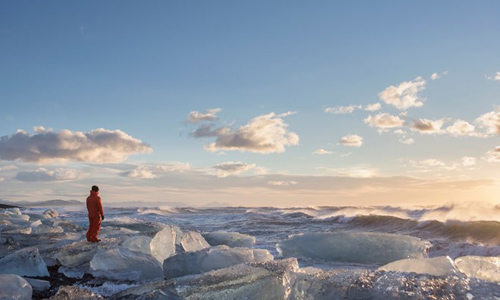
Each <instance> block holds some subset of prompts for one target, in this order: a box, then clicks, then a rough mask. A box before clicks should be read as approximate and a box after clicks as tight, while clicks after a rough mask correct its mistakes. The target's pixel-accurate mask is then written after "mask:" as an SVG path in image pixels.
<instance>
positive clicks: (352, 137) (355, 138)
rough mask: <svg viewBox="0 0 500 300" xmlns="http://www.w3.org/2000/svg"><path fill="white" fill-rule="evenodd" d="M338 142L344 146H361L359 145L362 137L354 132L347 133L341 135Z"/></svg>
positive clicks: (361, 143)
mask: <svg viewBox="0 0 500 300" xmlns="http://www.w3.org/2000/svg"><path fill="white" fill-rule="evenodd" d="M340 142H341V143H342V144H343V145H344V146H351V147H361V145H363V138H362V137H361V136H359V135H356V134H348V135H347V136H344V137H342V139H341V140H340Z"/></svg>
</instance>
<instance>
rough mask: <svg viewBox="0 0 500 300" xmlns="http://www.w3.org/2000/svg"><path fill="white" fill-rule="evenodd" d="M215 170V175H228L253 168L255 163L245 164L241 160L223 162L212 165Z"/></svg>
mask: <svg viewBox="0 0 500 300" xmlns="http://www.w3.org/2000/svg"><path fill="white" fill-rule="evenodd" d="M213 168H214V169H215V170H216V175H217V177H221V178H224V177H227V176H229V175H237V174H240V173H242V172H245V171H248V170H250V169H253V168H255V164H246V163H242V162H232V161H228V162H224V163H221V164H218V165H216V166H214V167H213Z"/></svg>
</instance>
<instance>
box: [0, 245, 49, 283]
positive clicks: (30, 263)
mask: <svg viewBox="0 0 500 300" xmlns="http://www.w3.org/2000/svg"><path fill="white" fill-rule="evenodd" d="M0 274H16V275H19V276H49V271H48V270H47V265H46V264H45V262H44V261H43V259H42V257H41V256H40V252H39V251H38V249H37V248H35V249H30V248H26V249H21V250H18V251H16V252H14V253H11V254H9V255H7V256H5V257H3V258H2V259H0Z"/></svg>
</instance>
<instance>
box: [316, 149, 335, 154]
mask: <svg viewBox="0 0 500 300" xmlns="http://www.w3.org/2000/svg"><path fill="white" fill-rule="evenodd" d="M313 154H318V155H324V154H333V151H328V150H325V149H317V150H316V151H314V152H313Z"/></svg>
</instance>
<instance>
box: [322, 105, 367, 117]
mask: <svg viewBox="0 0 500 300" xmlns="http://www.w3.org/2000/svg"><path fill="white" fill-rule="evenodd" d="M361 108H362V106H361V105H349V106H336V107H327V108H325V112H326V113H331V114H334V115H346V114H352V113H353V112H354V110H356V109H361Z"/></svg>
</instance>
